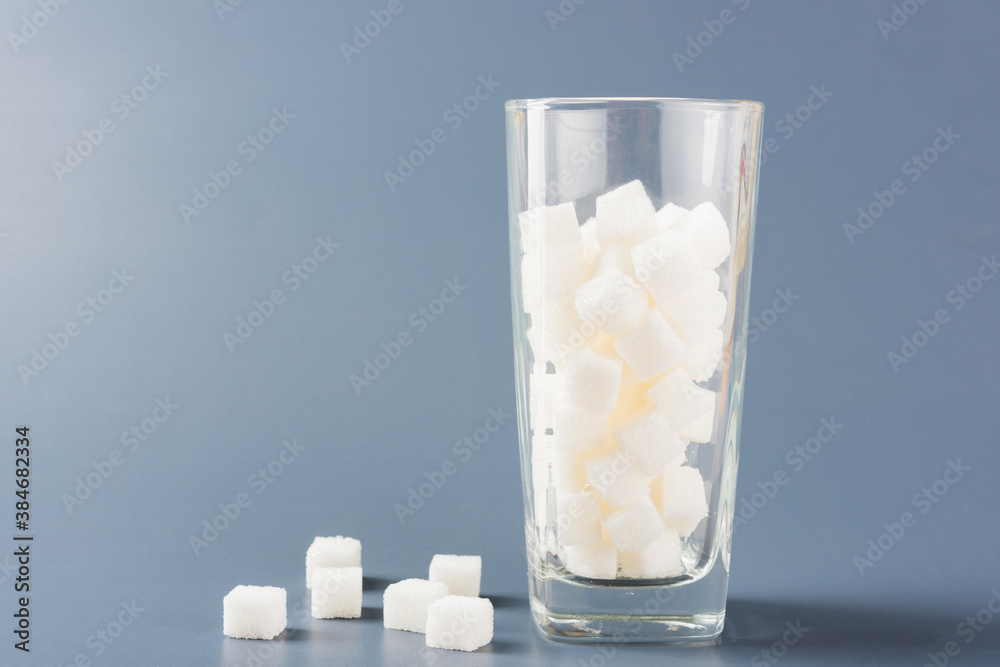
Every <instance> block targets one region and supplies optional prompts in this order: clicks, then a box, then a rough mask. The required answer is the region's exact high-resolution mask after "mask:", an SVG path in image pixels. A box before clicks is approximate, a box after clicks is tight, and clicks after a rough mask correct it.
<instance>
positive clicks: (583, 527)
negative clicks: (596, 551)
mask: <svg viewBox="0 0 1000 667" xmlns="http://www.w3.org/2000/svg"><path fill="white" fill-rule="evenodd" d="M556 508H557V514H556V530H557V531H558V534H559V544H561V545H563V546H587V545H591V544H600V543H601V540H602V539H603V537H602V532H601V504H600V502H598V500H597V496H595V495H594V494H593V493H590V492H589V491H583V492H581V493H563V494H558V493H557V494H556Z"/></svg>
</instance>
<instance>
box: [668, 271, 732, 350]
mask: <svg viewBox="0 0 1000 667" xmlns="http://www.w3.org/2000/svg"><path fill="white" fill-rule="evenodd" d="M713 273H714V272H713ZM727 308H728V303H727V302H726V295H725V294H723V293H722V292H721V291H719V290H717V289H713V288H712V287H711V286H709V285H708V284H706V283H704V282H702V283H700V284H698V285H696V286H695V287H693V288H691V289H690V290H688V291H687V292H685V293H684V294H682V295H681V296H679V297H677V298H676V299H674V300H673V301H670V302H669V303H667V304H665V305H663V306H662V307H661V310H662V311H663V314H664V315H665V316H666V318H667V320H668V321H669V322H670V323H671V324H672V325H673V326H674V329H675V330H676V331H677V333H678V334H679V335H680V337H681V338H682V339H683V340H684V342H685V343H687V345H688V347H692V346H694V345H697V344H698V343H699V342H700V341H702V340H703V339H704V338H705V336H707V335H708V334H709V333H711V332H712V331H714V330H715V329H718V328H719V327H720V326H721V325H722V323H723V322H724V321H725V319H726V310H727Z"/></svg>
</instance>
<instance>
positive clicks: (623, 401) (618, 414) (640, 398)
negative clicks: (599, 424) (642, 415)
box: [608, 366, 652, 429]
mask: <svg viewBox="0 0 1000 667" xmlns="http://www.w3.org/2000/svg"><path fill="white" fill-rule="evenodd" d="M630 371H631V369H630V368H629V367H628V366H626V367H625V372H626V373H628V372H630ZM631 372H633V375H634V371H631ZM648 388H649V385H647V384H646V383H645V382H638V381H636V383H635V384H633V385H632V386H631V387H629V388H628V389H623V390H622V392H621V394H620V395H619V396H618V404H617V405H615V411H614V412H612V413H611V416H610V417H608V428H609V429H614V428H615V427H617V426H618V425H619V424H621V423H622V422H623V421H625V420H626V419H628V418H629V417H631V416H632V415H634V414H635V413H637V412H639V411H640V410H642V409H643V408H645V407H647V406H649V405H652V403H651V402H650V401H649V400H648V399H647V398H646V389H648Z"/></svg>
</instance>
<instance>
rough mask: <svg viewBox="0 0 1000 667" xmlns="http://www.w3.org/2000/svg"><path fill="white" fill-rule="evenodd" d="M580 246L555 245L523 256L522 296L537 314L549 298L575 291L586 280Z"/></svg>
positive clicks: (529, 307)
mask: <svg viewBox="0 0 1000 667" xmlns="http://www.w3.org/2000/svg"><path fill="white" fill-rule="evenodd" d="M583 271H584V268H583V256H582V251H581V249H580V246H578V245H577V246H563V247H561V246H552V247H546V248H543V249H542V250H540V251H538V252H533V253H525V254H524V256H522V257H521V296H522V297H523V301H524V310H525V312H529V313H533V312H534V311H535V310H537V308H538V307H539V306H540V305H544V303H545V301H546V300H548V299H554V298H557V297H560V296H566V295H569V294H572V293H573V291H574V290H575V289H576V288H577V287H579V286H580V283H581V282H583Z"/></svg>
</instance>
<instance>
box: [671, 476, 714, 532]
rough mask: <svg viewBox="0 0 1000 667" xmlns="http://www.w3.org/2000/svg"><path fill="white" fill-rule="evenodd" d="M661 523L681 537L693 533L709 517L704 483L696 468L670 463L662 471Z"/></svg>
mask: <svg viewBox="0 0 1000 667" xmlns="http://www.w3.org/2000/svg"><path fill="white" fill-rule="evenodd" d="M661 510H662V516H663V523H664V524H665V525H666V526H667V527H668V528H670V529H672V530H676V531H677V534H678V535H680V536H681V537H687V536H689V535H690V534H691V533H693V532H694V529H695V528H697V527H698V524H699V523H700V522H701V520H702V519H704V518H705V517H706V516H708V502H707V501H706V499H705V482H704V480H702V478H701V473H699V472H698V470H697V468H692V467H691V466H683V465H682V466H669V467H667V468H666V469H665V470H664V471H663V501H662V504H661Z"/></svg>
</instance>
